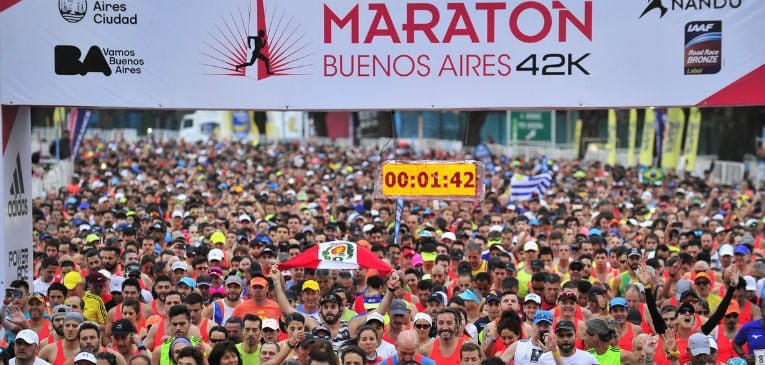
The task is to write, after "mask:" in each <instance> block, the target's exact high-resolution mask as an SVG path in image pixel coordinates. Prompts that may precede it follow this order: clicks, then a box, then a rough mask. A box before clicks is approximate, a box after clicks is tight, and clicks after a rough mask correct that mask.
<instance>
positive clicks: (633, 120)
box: [627, 109, 637, 166]
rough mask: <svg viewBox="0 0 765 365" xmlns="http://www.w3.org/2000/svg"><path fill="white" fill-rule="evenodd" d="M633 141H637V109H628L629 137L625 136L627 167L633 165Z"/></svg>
mask: <svg viewBox="0 0 765 365" xmlns="http://www.w3.org/2000/svg"><path fill="white" fill-rule="evenodd" d="M635 139H637V109H630V119H629V135H628V136H627V166H632V165H634V164H635Z"/></svg>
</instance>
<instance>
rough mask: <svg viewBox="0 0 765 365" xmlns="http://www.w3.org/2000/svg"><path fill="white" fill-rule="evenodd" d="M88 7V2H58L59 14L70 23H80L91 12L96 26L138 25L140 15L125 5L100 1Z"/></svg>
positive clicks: (64, 0) (71, 0)
mask: <svg viewBox="0 0 765 365" xmlns="http://www.w3.org/2000/svg"><path fill="white" fill-rule="evenodd" d="M88 5H89V4H88V0H58V12H59V13H60V14H61V17H62V18H64V20H66V21H67V22H69V23H79V22H80V21H81V20H82V19H84V18H85V17H86V16H87V15H88V11H90V12H91V14H92V19H93V23H95V24H107V25H123V24H129V25H136V24H138V13H136V12H132V11H130V9H129V8H128V6H127V4H125V3H114V2H108V1H102V0H98V1H93V2H92V6H91V7H89V6H88Z"/></svg>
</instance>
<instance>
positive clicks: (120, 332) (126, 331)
mask: <svg viewBox="0 0 765 365" xmlns="http://www.w3.org/2000/svg"><path fill="white" fill-rule="evenodd" d="M134 333H136V330H135V326H133V323H131V322H130V320H127V319H124V318H123V319H120V320H117V321H115V322H114V324H112V335H115V336H126V337H127V336H130V335H132V334H134Z"/></svg>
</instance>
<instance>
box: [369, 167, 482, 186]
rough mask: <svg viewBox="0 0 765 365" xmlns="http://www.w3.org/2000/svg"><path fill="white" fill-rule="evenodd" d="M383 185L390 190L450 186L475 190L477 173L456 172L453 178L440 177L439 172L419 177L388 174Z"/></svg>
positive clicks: (402, 173)
mask: <svg viewBox="0 0 765 365" xmlns="http://www.w3.org/2000/svg"><path fill="white" fill-rule="evenodd" d="M383 184H385V186H386V187H389V188H395V187H399V188H407V187H411V188H418V187H419V188H428V189H440V188H443V189H448V188H449V187H450V184H451V186H452V187H455V188H471V189H475V173H474V172H472V171H456V172H454V173H453V174H452V175H451V176H449V175H448V174H444V175H443V176H439V174H438V172H433V173H431V174H428V173H427V172H420V173H418V174H417V175H409V173H407V172H404V171H402V172H399V173H398V174H396V173H395V172H390V171H389V172H387V173H386V174H385V176H383Z"/></svg>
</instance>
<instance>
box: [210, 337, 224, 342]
mask: <svg viewBox="0 0 765 365" xmlns="http://www.w3.org/2000/svg"><path fill="white" fill-rule="evenodd" d="M223 341H226V339H225V338H211V339H210V343H218V342H223Z"/></svg>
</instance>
